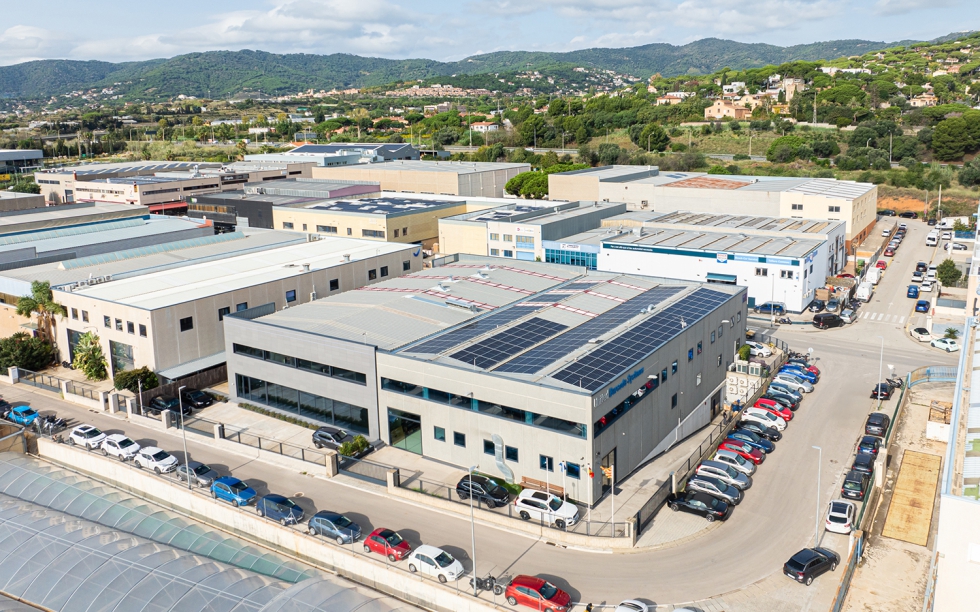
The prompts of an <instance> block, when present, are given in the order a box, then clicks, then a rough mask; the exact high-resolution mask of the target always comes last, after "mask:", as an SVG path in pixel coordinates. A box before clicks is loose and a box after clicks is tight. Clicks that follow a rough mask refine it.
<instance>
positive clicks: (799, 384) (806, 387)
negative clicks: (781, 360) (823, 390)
mask: <svg viewBox="0 0 980 612" xmlns="http://www.w3.org/2000/svg"><path fill="white" fill-rule="evenodd" d="M773 380H774V381H778V382H780V383H782V384H783V385H785V386H787V387H789V388H790V389H792V390H793V391H797V392H799V393H812V392H813V385H811V384H810V382H809V381H806V380H803V379H802V378H797V377H796V376H793V375H792V374H787V373H786V372H782V373H780V374H776V377H775V378H773Z"/></svg>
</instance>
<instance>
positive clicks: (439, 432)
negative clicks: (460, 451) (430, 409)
mask: <svg viewBox="0 0 980 612" xmlns="http://www.w3.org/2000/svg"><path fill="white" fill-rule="evenodd" d="M432 437H433V438H435V439H436V440H438V441H439V442H445V441H446V428H445V427H439V426H438V425H437V426H435V427H433V428H432Z"/></svg>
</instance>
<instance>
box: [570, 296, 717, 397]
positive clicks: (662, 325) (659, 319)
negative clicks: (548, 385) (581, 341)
mask: <svg viewBox="0 0 980 612" xmlns="http://www.w3.org/2000/svg"><path fill="white" fill-rule="evenodd" d="M730 298H731V296H730V295H728V294H725V293H720V292H718V291H712V290H711V289H698V290H697V291H695V292H694V293H692V294H691V295H688V296H686V297H684V298H681V299H680V300H678V301H677V302H676V303H674V304H671V305H670V306H668V307H667V308H665V309H663V310H662V311H661V312H659V313H657V314H655V315H653V316H652V317H650V318H648V319H646V320H645V321H643V322H642V323H639V324H638V325H636V326H635V327H633V328H632V329H630V330H629V331H626V332H624V333H622V334H620V335H619V336H617V337H616V338H614V339H612V340H610V341H609V342H607V343H605V344H604V345H602V346H601V347H600V348H599V349H597V350H595V351H593V352H591V353H589V354H588V355H586V356H584V357H583V358H582V359H580V360H578V361H576V362H575V363H573V364H571V365H569V366H567V367H565V368H564V369H562V370H560V371H558V372H557V373H555V374H553V375H552V377H553V378H555V379H557V380H560V381H562V382H566V383H568V384H570V385H575V386H576V387H581V388H583V389H588V390H589V391H595V390H596V389H599V388H600V387H602V386H604V385H606V384H607V383H609V382H611V381H613V380H614V379H615V378H617V377H618V376H620V375H621V374H622V373H623V372H624V371H625V370H626V369H627V368H629V367H631V366H632V365H633V364H635V363H636V362H638V361H640V360H641V359H643V358H644V357H646V356H647V355H649V354H650V353H652V352H653V351H655V350H657V349H658V348H659V347H661V346H663V345H664V344H665V343H666V342H667V341H668V340H670V339H671V338H673V337H674V336H676V335H677V334H679V333H680V332H681V330H682V329H683V328H684V325H682V323H681V319H682V318H683V320H684V322H685V323H686V324H687V325H690V324H692V323H694V322H695V321H697V320H699V319H701V318H702V317H703V316H704V315H706V314H708V313H709V312H711V311H712V310H714V309H715V308H717V307H718V306H719V305H720V304H723V303H724V302H725V301H727V300H728V299H730Z"/></svg>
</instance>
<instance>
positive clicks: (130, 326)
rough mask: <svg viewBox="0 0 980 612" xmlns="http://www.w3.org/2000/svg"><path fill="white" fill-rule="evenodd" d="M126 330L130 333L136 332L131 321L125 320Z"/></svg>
mask: <svg viewBox="0 0 980 612" xmlns="http://www.w3.org/2000/svg"><path fill="white" fill-rule="evenodd" d="M126 332H127V333H130V334H135V333H136V326H135V325H133V322H132V321H126Z"/></svg>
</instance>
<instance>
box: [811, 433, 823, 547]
mask: <svg viewBox="0 0 980 612" xmlns="http://www.w3.org/2000/svg"><path fill="white" fill-rule="evenodd" d="M811 448H815V449H817V451H818V452H819V453H820V454H819V455H817V512H816V514H814V515H813V545H814V546H816V545H817V544H818V543H819V542H820V468H821V467H823V449H822V448H820V447H819V446H813V447H811Z"/></svg>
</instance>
